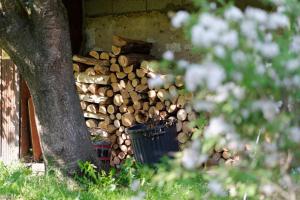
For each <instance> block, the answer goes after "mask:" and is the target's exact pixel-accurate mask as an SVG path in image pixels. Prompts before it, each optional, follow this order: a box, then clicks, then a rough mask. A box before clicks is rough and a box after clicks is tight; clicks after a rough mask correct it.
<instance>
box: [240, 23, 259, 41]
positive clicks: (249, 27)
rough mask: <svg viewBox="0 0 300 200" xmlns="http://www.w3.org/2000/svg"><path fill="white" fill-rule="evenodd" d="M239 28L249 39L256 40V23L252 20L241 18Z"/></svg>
mask: <svg viewBox="0 0 300 200" xmlns="http://www.w3.org/2000/svg"><path fill="white" fill-rule="evenodd" d="M240 29H241V32H242V34H243V35H244V36H245V37H247V38H248V39H249V40H256V39H257V37H258V34H257V30H256V29H257V24H256V23H255V22H254V21H252V20H243V21H242V22H241V24H240Z"/></svg>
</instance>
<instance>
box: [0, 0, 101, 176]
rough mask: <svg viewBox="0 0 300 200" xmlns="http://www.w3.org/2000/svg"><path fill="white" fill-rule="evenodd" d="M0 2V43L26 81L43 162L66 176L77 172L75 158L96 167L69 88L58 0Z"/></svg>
mask: <svg viewBox="0 0 300 200" xmlns="http://www.w3.org/2000/svg"><path fill="white" fill-rule="evenodd" d="M26 2H27V1H26ZM0 4H1V5H2V6H1V7H0V23H1V26H0V46H1V47H2V48H3V49H4V50H5V51H6V52H7V53H8V54H9V55H10V56H11V58H12V60H13V61H14V62H15V64H16V65H17V67H18V69H19V71H20V73H21V75H22V77H23V78H24V79H25V80H26V82H27V83H28V86H29V90H30V92H31V95H32V97H33V102H34V105H35V109H36V115H37V126H38V130H39V133H40V135H41V143H42V149H43V155H44V160H45V163H46V166H47V165H49V164H51V165H52V164H53V166H54V167H56V168H58V169H60V170H64V171H65V172H67V173H68V174H73V173H74V172H76V171H77V170H78V165H77V161H78V160H82V161H92V162H93V163H94V164H96V165H97V166H98V162H97V158H96V153H95V152H94V151H93V148H92V144H91V141H90V139H89V134H88V130H87V127H86V125H85V121H84V118H83V114H82V111H81V108H80V102H79V97H78V95H77V94H76V90H75V81H74V77H73V74H72V60H71V59H72V55H71V44H70V36H69V29H68V19H67V15H66V11H65V8H64V6H63V4H62V2H61V0H44V1H38V0H32V1H30V2H27V3H24V1H21V0H10V1H4V0H0ZM28 9H30V11H31V12H30V13H27V11H28Z"/></svg>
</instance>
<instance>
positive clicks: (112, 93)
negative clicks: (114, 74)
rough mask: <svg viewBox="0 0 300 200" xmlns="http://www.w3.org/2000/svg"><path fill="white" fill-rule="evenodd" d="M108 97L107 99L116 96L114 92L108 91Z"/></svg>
mask: <svg viewBox="0 0 300 200" xmlns="http://www.w3.org/2000/svg"><path fill="white" fill-rule="evenodd" d="M106 96H107V97H113V96H114V91H113V90H107V91H106Z"/></svg>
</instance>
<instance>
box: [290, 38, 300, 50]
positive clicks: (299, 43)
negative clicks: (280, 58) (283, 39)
mask: <svg viewBox="0 0 300 200" xmlns="http://www.w3.org/2000/svg"><path fill="white" fill-rule="evenodd" d="M290 51H291V52H293V53H300V35H296V36H294V37H293V39H292V42H291V44H290Z"/></svg>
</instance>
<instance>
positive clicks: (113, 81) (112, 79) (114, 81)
mask: <svg viewBox="0 0 300 200" xmlns="http://www.w3.org/2000/svg"><path fill="white" fill-rule="evenodd" d="M110 82H112V83H117V82H118V79H117V76H116V75H115V74H114V73H111V74H110Z"/></svg>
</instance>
